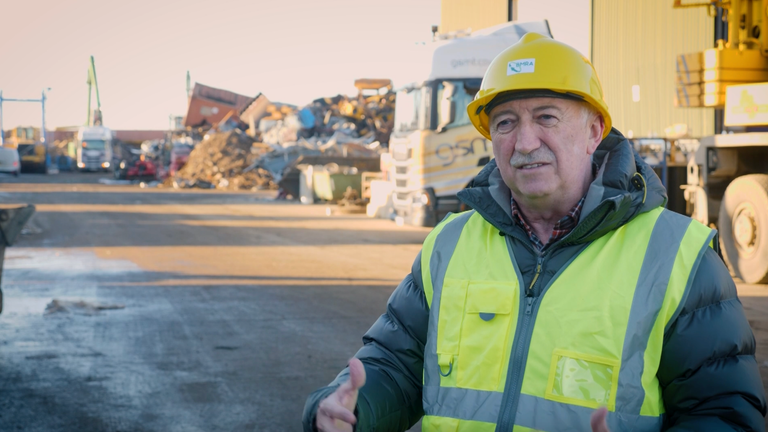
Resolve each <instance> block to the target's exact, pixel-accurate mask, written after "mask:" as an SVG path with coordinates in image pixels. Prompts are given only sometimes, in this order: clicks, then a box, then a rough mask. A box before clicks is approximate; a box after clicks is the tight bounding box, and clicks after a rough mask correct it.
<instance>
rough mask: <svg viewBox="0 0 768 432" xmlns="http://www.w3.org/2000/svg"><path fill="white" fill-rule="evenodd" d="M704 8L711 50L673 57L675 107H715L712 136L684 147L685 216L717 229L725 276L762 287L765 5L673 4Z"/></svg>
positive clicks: (766, 266) (767, 95) (725, 0)
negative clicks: (711, 28) (710, 25)
mask: <svg viewBox="0 0 768 432" xmlns="http://www.w3.org/2000/svg"><path fill="white" fill-rule="evenodd" d="M673 7H674V8H677V9H683V11H681V13H685V11H684V10H685V9H688V8H698V7H705V8H707V9H708V11H709V15H710V16H711V17H713V18H714V19H715V29H716V30H715V34H716V38H717V41H716V44H715V47H713V48H710V49H707V50H705V51H702V52H695V53H690V54H684V55H680V56H678V57H677V61H676V64H677V79H676V82H677V83H676V95H675V104H676V105H677V106H678V107H683V108H690V109H697V108H699V107H711V108H715V135H712V136H706V137H702V138H700V139H698V140H694V141H697V142H695V143H694V144H693V145H692V146H691V148H689V149H688V150H687V152H688V154H689V157H688V163H687V178H686V179H685V180H684V181H686V184H683V185H672V184H671V185H669V188H670V189H672V188H676V187H682V188H683V189H684V191H685V200H686V207H687V213H689V214H690V215H691V216H692V217H693V218H694V219H696V220H698V221H700V222H702V223H704V224H707V225H711V226H716V227H717V229H718V231H719V232H720V243H721V250H722V252H723V255H724V258H725V260H726V262H727V263H728V265H729V267H730V269H731V271H732V272H733V273H734V274H735V275H736V276H737V277H739V278H740V279H742V280H743V281H744V282H747V283H766V282H768V0H713V1H704V2H702V1H700V0H699V1H696V0H687V1H683V0H675V1H674V4H673Z"/></svg>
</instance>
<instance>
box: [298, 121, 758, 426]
mask: <svg viewBox="0 0 768 432" xmlns="http://www.w3.org/2000/svg"><path fill="white" fill-rule="evenodd" d="M593 160H594V161H595V162H596V163H598V165H599V170H598V174H597V177H596V179H595V181H594V182H593V183H592V185H591V186H590V189H589V191H588V193H587V198H586V200H585V203H584V208H583V210H582V214H581V218H580V221H579V223H578V225H577V226H576V228H574V230H573V231H572V232H571V233H570V234H569V235H567V236H566V237H565V238H563V239H561V240H559V241H558V242H557V243H555V244H554V245H550V246H549V247H548V248H547V249H546V252H545V257H544V259H545V261H544V263H545V264H544V266H543V269H542V273H541V275H540V278H543V280H542V281H541V282H540V283H538V284H537V286H538V287H544V286H546V285H547V284H548V282H549V281H550V280H551V278H552V277H553V276H554V275H555V274H556V273H557V271H558V270H559V269H560V268H561V267H562V266H564V265H566V263H567V262H569V260H570V259H571V258H572V257H574V255H575V254H578V253H580V252H581V251H582V250H583V249H584V248H586V246H587V245H589V243H590V242H591V241H593V240H595V239H597V238H599V237H600V236H602V235H604V234H605V233H607V232H610V231H611V230H614V229H616V228H618V227H620V226H622V225H623V224H626V223H627V222H628V221H630V220H631V219H632V218H634V217H635V216H637V215H638V214H640V213H643V212H646V211H649V210H651V209H653V208H655V207H658V206H660V205H665V204H666V200H667V196H666V191H665V189H664V187H663V185H662V184H661V181H660V180H659V178H658V176H656V174H655V173H654V172H653V170H652V169H651V168H650V167H649V166H648V165H647V164H645V163H644V162H643V161H642V160H641V159H640V158H639V157H637V154H636V153H634V151H633V150H632V148H631V145H630V144H629V142H628V141H627V140H626V139H625V138H624V137H623V136H622V135H621V133H619V132H618V131H617V130H615V129H614V130H612V131H611V133H610V134H609V135H608V137H606V138H605V139H604V140H603V142H602V143H601V144H600V146H599V147H598V150H597V152H596V153H595V154H594V157H593ZM635 172H640V173H641V174H642V175H643V177H644V178H645V179H646V185H645V186H642V185H641V184H638V183H637V182H633V181H632V177H633V175H634V174H635ZM470 186H471V187H470V188H468V189H465V190H463V191H462V192H460V193H459V199H461V201H462V202H463V203H465V204H466V205H468V206H469V207H471V208H473V209H474V210H476V211H477V212H478V213H480V214H481V215H482V216H483V217H484V218H485V219H486V220H487V221H488V222H489V223H491V224H492V225H494V226H495V227H496V228H498V229H499V231H501V232H502V233H503V234H505V235H507V236H509V238H510V240H511V243H512V245H513V248H514V254H515V257H516V259H517V263H518V266H519V268H520V272H521V274H522V276H523V279H524V281H523V286H528V285H529V284H530V282H531V279H532V278H533V275H534V273H535V269H536V264H537V259H538V258H539V255H538V253H537V252H536V251H535V250H534V248H533V247H532V245H531V242H530V240H529V238H528V236H527V234H526V232H525V230H524V228H523V227H521V226H520V225H519V224H518V223H516V221H515V220H514V219H513V218H512V216H511V209H510V205H509V203H510V192H509V189H508V188H507V187H506V185H504V183H503V182H502V181H501V176H500V174H499V170H498V168H497V167H496V163H495V161H491V163H489V164H488V165H487V166H486V167H485V169H483V171H481V172H480V174H478V176H477V177H476V178H475V180H474V181H473V182H472V184H471V185H470ZM644 188H645V190H643V189H644ZM644 193H646V199H645V203H643V194H644ZM539 289H540V288H539ZM534 295H539V293H535V294H534ZM428 317H429V307H428V306H427V301H426V299H425V295H424V290H423V286H422V281H421V266H420V257H417V258H416V260H415V261H414V264H413V267H412V269H411V274H409V275H408V276H407V277H406V278H405V279H404V280H403V281H402V282H401V283H400V285H399V286H398V287H397V288H396V289H395V291H394V292H393V293H392V296H391V297H390V299H389V302H388V304H387V310H386V312H385V313H384V314H383V315H382V316H381V317H380V318H379V319H378V320H377V321H376V322H375V323H374V324H373V326H372V327H371V328H370V330H368V332H367V333H366V334H365V335H364V336H363V347H362V348H361V349H360V350H359V351H358V352H357V354H356V355H355V357H357V358H359V359H360V360H361V361H362V362H363V365H364V366H365V371H366V375H367V381H366V385H365V386H364V387H363V388H362V389H361V390H360V394H359V397H358V403H357V408H356V410H355V411H356V415H357V418H358V423H357V426H356V428H355V429H356V431H358V432H363V431H404V430H407V429H408V428H409V427H411V426H412V425H413V424H415V423H416V422H417V421H418V420H419V419H420V418H421V416H422V415H423V410H422V406H421V387H422V371H423V362H424V345H425V343H426V339H427V326H428V324H427V323H428ZM657 376H658V379H659V383H660V384H661V387H662V390H663V392H662V397H663V399H664V405H665V408H666V415H665V421H664V430H668V431H708V432H716V431H733V430H739V431H740V430H745V431H764V430H765V423H764V419H763V418H764V416H765V414H766V402H765V394H764V390H763V387H762V383H761V379H760V373H759V370H758V366H757V362H756V360H755V338H754V336H753V334H752V330H751V329H750V327H749V323H748V322H747V319H746V317H745V315H744V310H743V308H742V305H741V302H740V301H739V299H738V297H737V295H736V286H735V284H734V282H733V280H732V279H731V277H730V275H729V273H728V270H727V269H726V268H725V266H724V264H723V262H722V260H721V258H720V256H719V252H718V251H717V250H713V249H710V250H707V251H706V252H705V254H704V256H703V258H702V261H701V264H700V266H699V268H698V270H697V272H696V274H695V275H694V280H693V283H692V285H691V288H690V293H689V295H688V296H687V298H686V300H685V303H684V304H683V306H682V309H681V311H680V313H679V315H678V316H677V318H676V319H675V321H674V322H673V323H671V325H670V326H669V329H668V330H667V332H666V334H665V338H664V346H663V351H662V358H661V364H660V367H659V372H658V374H657ZM347 377H348V370H347V369H345V370H343V371H342V372H341V373H340V374H339V375H338V376H337V377H336V379H335V380H334V381H333V382H332V383H331V384H329V385H328V386H327V387H323V388H321V389H319V390H317V391H315V392H314V393H312V394H311V395H310V396H309V398H308V399H307V402H306V405H305V408H304V416H303V424H304V430H305V431H308V432H309V431H314V430H315V429H314V423H315V414H316V412H317V406H318V404H319V403H320V401H321V400H322V399H324V398H325V397H327V396H328V395H329V394H331V393H332V392H333V391H334V390H335V389H336V388H337V387H338V386H339V385H340V384H341V383H342V382H344V381H346V380H347ZM513 399H514V398H505V399H504V400H505V401H506V400H509V401H511V400H513ZM514 408H515V407H507V409H512V410H514ZM504 409H505V408H504V407H502V412H503V411H504ZM513 412H514V411H513ZM510 430H511V427H510Z"/></svg>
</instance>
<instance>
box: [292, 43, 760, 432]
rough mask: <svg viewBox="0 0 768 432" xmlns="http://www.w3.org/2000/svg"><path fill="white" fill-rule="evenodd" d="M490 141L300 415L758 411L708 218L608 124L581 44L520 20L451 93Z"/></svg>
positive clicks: (625, 416)
mask: <svg viewBox="0 0 768 432" xmlns="http://www.w3.org/2000/svg"><path fill="white" fill-rule="evenodd" d="M468 113H469V116H470V118H471V120H472V122H473V124H474V125H475V127H476V128H477V129H478V130H479V131H480V133H482V134H483V135H484V136H485V137H486V138H489V139H491V141H492V143H493V151H494V155H495V159H494V161H492V162H491V163H490V164H488V166H486V167H485V169H483V171H482V172H481V173H480V174H479V175H478V176H477V178H476V179H475V180H474V181H473V185H472V187H471V188H468V189H466V190H464V191H462V192H461V193H460V194H459V198H460V199H461V200H462V202H464V203H465V204H466V205H467V206H469V207H471V208H472V210H470V211H468V212H464V213H460V214H458V215H450V216H449V217H447V218H446V219H445V220H444V221H443V222H441V223H440V224H439V225H438V226H437V227H436V228H435V229H434V230H433V232H432V233H430V235H429V236H428V237H427V240H426V241H425V242H424V246H423V248H422V251H421V253H420V255H419V257H417V259H416V262H415V263H414V265H413V268H412V271H411V274H410V275H409V276H407V277H406V278H405V279H404V280H403V282H402V283H401V284H400V285H399V286H398V287H397V289H396V290H395V292H394V293H393V294H392V297H391V298H390V300H389V303H388V305H387V311H386V313H385V314H384V315H382V317H381V318H379V320H378V321H377V322H376V323H375V324H374V325H373V327H371V329H370V330H369V331H368V332H367V333H366V335H365V336H364V338H363V341H364V346H363V348H361V349H360V351H358V353H357V354H356V355H355V357H356V358H354V359H352V360H351V361H350V363H349V368H348V369H346V370H345V371H343V372H342V373H341V374H340V375H339V376H338V377H337V378H336V380H335V381H334V382H333V383H331V385H329V386H328V387H325V388H322V389H320V390H318V391H316V392H315V393H313V394H312V395H311V396H310V398H309V400H308V401H307V404H306V407H305V413H304V429H305V430H307V431H311V430H321V431H344V430H346V431H351V430H353V426H352V425H356V426H355V430H356V431H358V432H360V431H372V430H376V431H402V430H406V429H408V428H409V427H410V426H411V425H413V424H414V423H415V422H416V421H418V419H419V418H421V417H422V416H424V417H423V421H422V427H423V430H425V431H452V432H456V431H462V432H463V431H479V432H484V431H512V430H514V431H531V430H535V431H547V432H555V431H589V430H593V431H598V432H607V431H609V430H610V431H613V432H617V431H625V430H633V431H658V430H669V431H707V432H712V431H732V430H749V431H755V430H759V431H763V430H764V427H765V426H764V420H763V417H764V415H765V413H766V404H765V396H764V392H763V389H762V386H761V380H760V374H759V371H758V367H757V364H756V361H755V357H754V352H755V340H754V337H753V335H752V332H751V329H750V327H749V323H748V322H747V320H746V318H745V316H744V312H743V309H742V306H741V303H740V302H739V300H738V298H737V296H736V288H735V285H734V283H733V280H732V279H731V277H730V275H729V274H728V271H727V270H726V268H725V267H724V265H723V263H722V261H721V259H720V257H719V255H718V251H717V248H718V243H717V239H716V236H715V232H714V231H713V230H711V229H710V228H708V227H706V226H704V225H702V224H700V223H698V222H694V221H692V220H691V219H690V218H687V217H684V216H681V215H678V214H675V213H672V212H670V211H667V210H665V209H664V208H663V206H664V205H665V204H666V200H667V197H666V193H665V190H664V187H663V186H662V184H661V182H660V181H659V179H658V177H657V176H656V175H655V174H654V172H653V170H652V169H651V168H650V167H649V166H648V165H646V164H645V163H644V162H643V161H642V160H641V159H640V158H639V157H638V156H637V155H636V154H635V153H634V152H633V150H632V147H631V145H630V143H629V142H628V141H627V140H626V139H624V137H623V136H621V134H620V133H619V132H618V131H616V130H611V116H610V113H609V112H608V108H607V106H606V104H605V102H604V101H603V95H602V88H601V86H600V82H599V80H598V78H597V74H596V73H595V71H594V68H593V67H592V65H591V64H590V62H589V61H588V60H587V59H585V58H584V57H582V56H581V55H580V54H579V53H578V52H577V51H576V50H574V49H573V48H571V47H569V46H567V45H565V44H562V43H560V42H556V41H554V40H551V39H549V38H545V37H544V36H541V35H537V34H532V33H529V34H527V35H525V36H524V37H523V38H522V39H521V40H520V42H518V43H517V44H515V45H513V46H512V47H510V48H508V49H507V50H505V51H504V52H503V53H501V54H500V55H499V56H498V57H497V58H496V59H495V60H494V61H493V62H492V63H491V64H490V66H489V69H488V72H487V73H486V76H485V78H484V79H483V84H482V87H481V89H480V91H479V92H478V94H477V96H476V98H475V100H474V101H473V102H472V103H471V104H470V105H469V107H468Z"/></svg>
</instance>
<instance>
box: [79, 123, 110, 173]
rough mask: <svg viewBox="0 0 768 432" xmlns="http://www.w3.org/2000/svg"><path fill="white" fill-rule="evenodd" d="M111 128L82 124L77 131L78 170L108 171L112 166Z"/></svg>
mask: <svg viewBox="0 0 768 432" xmlns="http://www.w3.org/2000/svg"><path fill="white" fill-rule="evenodd" d="M112 140H113V133H112V130H111V129H109V128H107V127H104V126H83V127H81V128H80V129H78V131H77V168H78V170H80V171H101V170H103V171H108V170H109V169H111V168H112V166H111V165H112Z"/></svg>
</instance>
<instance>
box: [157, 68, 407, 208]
mask: <svg viewBox="0 0 768 432" xmlns="http://www.w3.org/2000/svg"><path fill="white" fill-rule="evenodd" d="M355 86H356V87H357V88H358V89H359V93H358V95H357V96H356V97H347V96H342V95H338V96H335V97H330V98H320V99H316V100H314V101H312V102H311V103H310V104H308V105H306V106H305V107H303V108H300V109H299V108H297V107H294V106H291V105H287V104H280V103H269V102H268V101H267V103H269V105H268V106H267V107H266V111H262V113H263V114H262V115H261V116H259V117H260V118H258V123H254V122H251V123H250V124H251V125H252V126H251V127H249V125H248V124H246V122H245V121H243V120H241V119H240V118H239V116H238V115H237V114H236V113H235V112H234V111H232V112H231V113H229V114H227V115H226V116H225V117H224V118H223V119H222V120H221V121H220V122H218V123H217V124H216V125H214V126H213V127H212V128H211V130H209V131H208V133H207V134H206V135H205V137H204V139H203V140H202V141H200V142H199V143H197V144H196V146H195V148H194V150H192V152H191V154H190V155H189V160H188V161H187V162H186V165H184V167H183V168H181V169H180V170H179V171H178V172H177V173H176V174H175V175H174V176H173V177H172V178H170V179H168V180H166V183H165V185H167V186H173V187H175V188H188V187H200V188H219V189H234V190H257V189H266V188H281V189H282V190H283V192H285V193H286V194H288V195H291V196H293V197H294V198H295V197H297V195H298V189H299V171H300V169H301V166H303V165H318V164H319V165H325V164H329V163H332V164H335V165H337V166H347V167H356V168H358V169H360V170H361V171H362V170H365V171H378V170H379V155H380V152H381V151H383V150H384V149H385V148H386V147H387V145H388V142H389V135H390V133H391V132H392V127H393V124H394V118H393V117H394V111H395V108H394V105H395V94H394V93H393V92H392V83H391V81H390V80H375V79H364V80H357V81H356V82H355ZM382 89H386V91H385V92H382V91H381V90H382ZM364 90H368V91H370V90H374V94H372V95H368V96H365V95H364V92H363V91H364ZM262 97H263V96H259V98H262ZM264 100H266V98H264ZM240 114H243V111H241V112H240ZM256 124H258V130H254V128H253V127H254V126H255V125H256ZM246 130H247V133H246Z"/></svg>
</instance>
